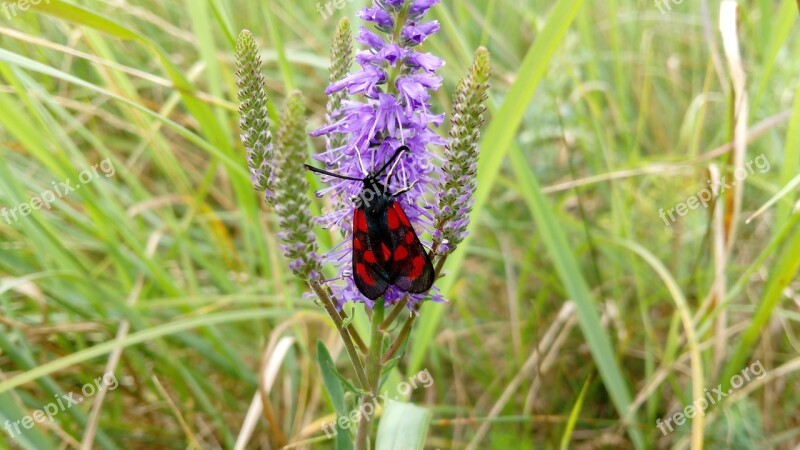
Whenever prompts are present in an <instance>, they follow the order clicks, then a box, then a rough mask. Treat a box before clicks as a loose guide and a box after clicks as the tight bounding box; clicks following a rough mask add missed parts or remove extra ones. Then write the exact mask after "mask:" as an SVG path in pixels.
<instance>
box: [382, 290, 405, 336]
mask: <svg viewBox="0 0 800 450" xmlns="http://www.w3.org/2000/svg"><path fill="white" fill-rule="evenodd" d="M408 300H409V295H408V294H406V295H404V296H403V298H402V299H401V300H400V301H399V302H398V303H397V304H396V305H394V307H393V308H392V312H390V313H389V317H387V318H386V320H384V321H383V323H382V324H381V331H386V330H388V329H389V327H390V326H392V323H394V321H395V319H397V316H399V315H400V313H401V312H403V310H404V309H406V305H408Z"/></svg>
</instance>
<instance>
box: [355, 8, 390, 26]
mask: <svg viewBox="0 0 800 450" xmlns="http://www.w3.org/2000/svg"><path fill="white" fill-rule="evenodd" d="M358 17H359V18H361V19H363V20H366V21H367V22H372V23H374V24H375V25H377V26H378V28H380V29H382V30H391V29H392V27H394V20H393V19H392V16H390V15H389V13H387V12H386V11H384V10H382V9H380V8H364V9H363V10H361V11H359V12H358Z"/></svg>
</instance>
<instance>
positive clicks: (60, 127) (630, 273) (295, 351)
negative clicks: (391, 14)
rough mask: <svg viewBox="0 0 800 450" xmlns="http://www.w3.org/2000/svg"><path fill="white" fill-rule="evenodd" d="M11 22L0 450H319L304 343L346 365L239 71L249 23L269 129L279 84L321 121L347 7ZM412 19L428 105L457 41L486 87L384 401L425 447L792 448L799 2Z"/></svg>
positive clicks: (280, 95) (129, 12) (123, 6)
mask: <svg viewBox="0 0 800 450" xmlns="http://www.w3.org/2000/svg"><path fill="white" fill-rule="evenodd" d="M23 3H24V5H25V6H26V8H25V9H23V8H22V7H23ZM32 3H33V2H31V3H28V2H27V1H25V2H22V1H20V2H16V3H15V2H10V1H9V2H6V3H4V5H6V6H7V7H2V8H0V18H2V19H4V20H2V23H0V307H2V313H0V352H2V353H1V354H0V370H2V377H0V422H3V423H0V425H4V428H5V432H6V433H7V438H6V439H5V440H4V442H0V448H25V449H50V448H81V447H83V448H101V449H136V448H176V449H177V448H187V447H188V448H203V449H207V448H208V449H213V448H234V447H235V446H236V443H237V440H239V441H240V442H243V444H242V445H243V446H242V447H241V448H268V447H267V446H268V443H269V442H273V443H274V442H279V441H281V440H285V441H287V442H291V443H299V444H298V445H297V448H314V449H316V448H334V445H335V443H334V440H333V439H332V438H329V437H328V436H327V435H326V434H325V431H324V428H323V425H324V424H326V423H329V422H330V421H332V420H334V419H335V417H336V416H335V413H334V407H335V406H341V405H334V404H332V403H331V402H330V400H329V397H328V394H327V393H326V389H325V385H326V384H328V383H323V382H322V381H323V378H328V379H329V378H330V376H334V377H335V375H332V372H331V371H326V370H325V369H323V372H324V373H321V370H320V364H319V361H324V360H325V359H326V356H325V355H324V352H319V351H318V349H319V348H320V347H318V345H317V341H318V340H320V341H322V343H323V344H324V347H326V348H327V349H328V350H330V358H332V360H333V361H335V365H336V367H337V368H338V369H339V371H341V372H342V373H344V374H345V375H346V376H348V377H352V375H353V374H352V367H350V366H349V365H348V363H347V358H346V356H345V352H344V348H343V346H342V345H341V343H340V340H339V335H338V333H337V330H336V328H335V327H334V326H333V324H332V323H331V322H330V319H329V318H328V316H327V314H326V313H325V310H324V309H323V308H322V307H321V306H318V305H316V304H315V303H314V301H313V300H312V299H311V298H310V297H309V296H304V294H306V291H307V288H306V286H305V285H304V284H303V283H301V282H299V281H298V280H297V279H296V278H295V277H294V275H293V274H292V272H291V270H289V268H288V267H287V262H286V261H285V259H284V258H283V256H282V254H281V251H280V248H279V241H278V238H277V231H276V230H277V226H278V224H277V220H276V217H275V215H274V209H273V207H272V206H270V205H268V204H267V202H266V201H265V200H264V194H263V192H258V191H256V190H254V189H253V185H252V183H251V180H250V173H249V171H248V168H247V165H246V160H245V150H244V148H243V147H242V145H241V142H240V139H239V134H240V129H239V125H238V120H239V118H238V112H237V109H238V106H239V104H238V99H237V86H236V74H235V72H236V67H235V64H234V57H233V55H234V52H235V43H236V37H237V35H238V34H239V31H240V30H241V29H249V30H251V32H252V34H253V37H254V38H255V39H256V41H258V46H259V48H260V49H262V54H261V57H262V60H263V63H264V72H263V75H264V80H265V83H266V90H267V91H268V95H269V99H270V101H269V102H268V103H267V107H268V110H269V114H270V116H269V122H270V129H271V130H273V133H275V130H278V129H279V126H280V120H279V117H278V113H279V112H280V110H281V109H282V105H284V103H285V99H286V98H287V96H289V94H290V93H291V92H293V91H295V90H299V91H301V92H302V93H303V98H304V100H305V105H306V107H307V109H308V116H309V117H308V118H309V121H310V124H311V125H310V126H309V130H310V129H312V127H313V128H317V127H318V126H320V125H321V124H323V123H324V121H325V113H326V102H327V99H326V96H325V93H324V86H326V85H327V84H328V82H329V73H328V66H329V60H328V55H329V52H330V44H331V39H332V36H333V35H334V32H335V29H336V26H337V23H338V21H339V19H341V18H343V17H348V18H350V19H351V20H352V19H354V18H355V13H356V11H357V10H358V9H359V8H360V7H363V6H364V3H365V2H363V1H362V0H359V1H350V0H348V1H330V2H327V3H326V2H322V3H321V4H320V5H319V9H318V5H317V4H315V2H293V1H284V2H279V1H274V0H271V1H266V2H251V1H243V0H235V1H227V2H225V1H220V0H208V1H194V0H193V1H189V0H187V1H183V2H181V1H166V0H141V1H137V2H129V1H126V0H120V1H114V2H106V1H98V0H74V1H73V2H69V3H67V2H62V1H60V0H49V1H47V0H45V1H44V2H38V3H37V4H36V5H33V4H32ZM327 5H330V8H328V6H327ZM336 6H341V8H337V7H336ZM320 10H321V11H320ZM429 14H430V17H431V18H433V19H436V20H439V21H440V22H441V26H442V29H441V32H440V33H439V34H437V35H435V36H434V37H432V38H431V39H429V40H428V41H426V42H425V43H424V50H425V51H429V52H432V53H435V54H436V55H437V56H439V57H441V58H443V59H444V60H445V61H446V62H447V65H446V66H444V67H443V68H442V69H441V70H440V71H439V73H440V74H441V75H442V76H443V77H444V85H443V88H442V89H441V90H439V91H438V92H437V93H436V94H435V96H434V98H433V104H434V107H435V109H436V110H437V111H440V112H446V111H450V110H451V109H452V105H451V104H450V100H451V99H452V93H453V91H454V90H455V88H456V83H457V82H458V80H459V79H460V78H462V77H463V76H464V74H465V73H466V72H467V69H468V67H469V65H470V64H471V62H472V58H473V53H474V50H475V49H476V48H478V47H480V46H484V47H486V48H487V49H488V50H489V52H490V53H491V59H492V73H493V75H492V77H491V80H490V81H491V89H490V91H489V112H488V114H487V122H486V125H484V128H483V134H482V139H481V143H480V149H481V154H480V163H479V167H478V175H477V186H478V188H477V192H476V204H475V207H474V210H473V215H472V223H471V225H470V234H469V236H468V238H467V239H466V240H465V241H464V242H463V243H461V244H460V245H459V247H458V249H457V250H456V251H455V252H454V253H453V254H452V255H451V256H450V258H449V259H448V260H447V263H446V265H445V267H444V273H445V274H446V275H445V277H444V278H442V279H441V280H439V282H438V283H437V286H439V288H440V289H441V291H442V293H443V294H444V296H445V297H446V298H447V299H448V300H449V301H450V303H449V304H444V305H441V304H430V305H426V306H425V308H424V309H423V311H422V315H421V317H420V318H419V319H418V320H417V321H416V324H415V328H414V330H413V332H412V334H411V342H412V345H411V346H409V348H408V349H409V351H407V352H405V353H404V354H403V356H402V358H400V359H399V360H398V363H397V366H396V368H395V369H394V371H393V373H392V375H391V380H390V383H389V387H390V388H389V389H390V393H391V389H394V390H395V391H397V392H399V393H400V394H403V392H401V391H399V389H400V387H401V386H402V383H404V382H406V383H407V382H410V381H411V380H416V381H417V382H416V383H415V384H416V388H415V389H411V390H410V392H409V393H408V399H409V400H410V402H412V403H414V404H415V405H416V406H417V407H424V408H426V409H427V410H428V411H430V412H431V414H432V421H431V423H430V426H429V429H428V433H427V437H426V440H425V448H430V449H436V448H442V449H444V448H469V449H479V448H480V449H483V448H497V449H509V448H511V449H516V448H519V449H528V448H559V447H560V448H579V449H588V448H637V449H651V448H695V449H699V448H703V447H704V448H710V449H713V448H735V449H749V448H782V449H791V448H795V446H796V445H798V443H800V416H798V414H797V411H798V410H800V382H798V380H799V379H800V375H798V371H799V370H800V357H798V353H800V338H799V337H798V333H800V323H799V322H800V293H799V292H800V284H799V283H798V277H797V273H798V270H799V269H800V257H799V256H798V255H800V224H799V223H798V222H800V214H799V213H798V212H797V203H796V202H797V201H798V198H797V193H798V190H797V185H798V184H799V183H800V169H799V168H800V95H799V94H800V78H798V74H800V41H798V40H797V39H796V37H797V31H796V22H797V14H798V5H797V3H796V2H795V1H792V0H781V1H766V0H754V1H751V2H740V4H739V8H738V10H737V9H736V8H735V3H733V2H731V1H724V2H722V3H720V2H708V1H707V0H703V1H698V2H688V1H686V2H681V3H679V4H678V3H675V2H672V1H670V0H666V1H663V2H652V1H643V0H632V1H627V2H620V1H618V0H613V1H608V2H585V1H582V0H559V1H557V2H545V1H515V0H485V1H479V0H469V1H467V0H455V1H454V0H444V1H443V3H442V4H440V5H437V6H436V7H435V8H433V9H432V10H431V11H430V13H429ZM792 37H794V39H792ZM446 128H447V127H446V125H445V126H443V127H442V129H441V130H440V131H441V133H442V135H445V134H446V133H447V132H448V130H447V129H446ZM307 144H308V150H309V155H310V154H311V152H312V151H318V150H320V149H321V148H322V147H323V146H324V143H323V142H322V139H311V138H309V139H308V140H307ZM431 150H433V151H436V152H442V149H431ZM737 169H738V170H737ZM307 180H308V183H309V184H310V185H311V189H312V190H313V189H315V188H319V187H320V181H319V180H318V179H317V178H316V177H314V176H312V175H309V176H308V178H307ZM709 180H710V182H709ZM721 180H725V182H724V183H722V184H723V185H730V186H729V187H723V189H721V190H719V189H716V187H717V186H719V185H720V183H718V182H717V181H721ZM733 181H736V183H735V185H733V184H732V182H733ZM711 186H713V187H714V188H715V189H712V191H710V193H708V194H706V193H705V192H708V191H707V189H709V188H710V187H711ZM309 195H313V194H311V192H309ZM706 196H707V198H706V201H705V202H704V201H703V198H704V197H706ZM312 205H313V206H312V207H313V208H314V212H315V213H316V214H320V213H321V211H322V210H323V208H325V204H324V203H323V202H322V201H319V200H317V199H315V198H314V199H313V202H312ZM681 205H683V206H681ZM3 208H5V209H3ZM670 211H672V212H670ZM670 214H671V215H672V217H674V219H675V220H674V221H673V220H672V218H671V217H670ZM316 232H317V237H318V242H319V243H320V247H321V248H320V250H322V251H325V250H327V249H329V248H331V247H332V246H333V245H335V244H336V243H338V242H339V241H340V240H341V236H340V234H339V233H338V232H329V231H325V230H322V229H317V230H316ZM345 309H346V310H348V311H350V307H349V306H346V307H345ZM355 312H356V319H355V320H354V321H353V326H355V327H356V328H359V330H360V331H362V333H361V335H362V336H368V335H369V330H368V329H367V326H368V323H367V321H366V318H365V314H364V312H363V311H362V310H361V309H357V310H356V311H355ZM324 367H329V366H326V365H325V364H323V368H324ZM759 367H760V368H763V371H762V370H760V369H759ZM746 370H747V372H746V373H747V374H748V375H749V378H750V379H749V381H742V380H743V378H745V377H746V376H745V371H746ZM424 373H427V374H429V375H430V380H432V383H424V380H423V379H422V378H420V375H421V374H424ZM104 374H105V377H104ZM415 377H416V378H415ZM426 379H427V378H426ZM740 381H742V383H741V384H740ZM112 382H116V383H112ZM100 383H103V385H105V386H107V387H108V389H107V390H102V389H94V388H93V389H92V390H91V391H92V394H88V390H87V386H92V385H94V386H99V385H100ZM115 384H117V385H116V386H115ZM334 384H335V383H334ZM259 385H261V387H262V389H261V390H259V389H258V388H259ZM737 385H739V386H738V387H737ZM112 386H113V389H112V388H111V387H112ZM426 386H428V387H426ZM715 389H718V390H719V391H720V393H726V394H725V397H724V399H723V398H720V400H719V401H718V402H717V401H716V399H717V398H718V394H713V397H712V396H711V395H712V394H711V393H712V392H713V391H714V390H715ZM101 392H102V393H101ZM728 392H730V394H727V393H728ZM70 393H74V394H75V396H76V397H81V398H82V401H80V402H79V404H70V405H63V406H62V405H59V408H58V412H57V413H55V414H51V415H50V416H49V417H53V421H51V420H49V418H48V417H44V418H43V420H39V419H42V417H43V416H42V415H41V414H36V413H35V412H36V411H37V410H43V411H45V412H47V411H48V409H47V407H48V405H50V404H53V402H55V404H58V402H59V401H61V400H63V401H62V402H61V403H62V404H63V403H65V402H66V400H65V396H66V397H68V396H69V395H70ZM347 395H348V398H349V397H350V396H353V394H352V393H350V394H347ZM83 397H86V398H85V399H83ZM702 398H706V399H711V398H713V399H714V400H715V404H713V405H709V406H708V407H707V409H705V411H704V413H705V414H693V415H694V417H693V418H691V419H686V420H685V422H684V421H683V420H678V419H677V418H676V414H678V413H680V412H687V410H686V408H687V406H691V405H693V404H695V405H699V404H700V402H699V400H700V399H702ZM262 401H263V406H264V407H263V408H259V407H257V405H259V404H261V402H262ZM66 403H69V402H66ZM52 410H53V409H52V408H51V409H50V411H52ZM42 414H43V413H42ZM387 415H388V414H387ZM686 415H688V414H686ZM393 416H394V417H396V416H397V414H396V413H394V414H393ZM27 417H30V419H27V420H26V419H25V418H27ZM667 419H672V421H671V422H670V424H671V427H672V428H673V430H674V431H671V432H670V430H669V429H667V432H662V430H661V428H659V425H658V424H659V423H664V422H665V421H666V420H667ZM392 420H394V419H392ZM15 422H16V423H18V425H17V426H18V427H19V432H14V426H15V425H14V423H15ZM34 422H42V423H34ZM268 422H269V423H268ZM679 422H680V423H679ZM26 423H27V424H33V425H32V426H30V427H26ZM8 424H10V427H9V426H8ZM381 431H383V430H381ZM374 433H375V431H374V430H373V434H374Z"/></svg>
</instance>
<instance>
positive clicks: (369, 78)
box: [325, 67, 386, 95]
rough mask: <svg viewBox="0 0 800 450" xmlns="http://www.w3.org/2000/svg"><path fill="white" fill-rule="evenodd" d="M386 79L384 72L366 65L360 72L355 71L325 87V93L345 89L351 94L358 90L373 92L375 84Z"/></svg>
mask: <svg viewBox="0 0 800 450" xmlns="http://www.w3.org/2000/svg"><path fill="white" fill-rule="evenodd" d="M385 81H386V74H385V73H384V72H383V71H382V70H380V69H377V68H375V67H366V68H364V70H362V71H361V72H356V73H354V74H352V75H350V76H347V77H345V78H342V79H341V80H339V81H336V82H334V83H331V84H330V85H329V86H328V88H327V89H325V94H326V95H331V94H332V93H334V92H338V91H341V90H342V89H345V88H346V89H347V91H348V92H349V93H350V94H351V95H352V94H357V93H359V92H367V93H370V92H374V91H375V86H376V85H378V84H380V83H383V82H385Z"/></svg>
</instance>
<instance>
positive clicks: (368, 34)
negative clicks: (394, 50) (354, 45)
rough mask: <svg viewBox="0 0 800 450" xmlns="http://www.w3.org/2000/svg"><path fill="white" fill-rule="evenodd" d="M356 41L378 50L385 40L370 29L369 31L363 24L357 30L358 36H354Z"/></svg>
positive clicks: (384, 43)
mask: <svg viewBox="0 0 800 450" xmlns="http://www.w3.org/2000/svg"><path fill="white" fill-rule="evenodd" d="M356 42H358V43H359V44H363V45H368V46H370V47H372V48H374V49H375V50H380V49H382V48H383V46H384V45H386V42H385V41H384V40H383V39H381V37H380V36H378V35H377V34H375V33H373V32H372V31H369V30H368V29H367V27H365V26H363V25H362V26H361V28H359V30H358V36H356Z"/></svg>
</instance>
